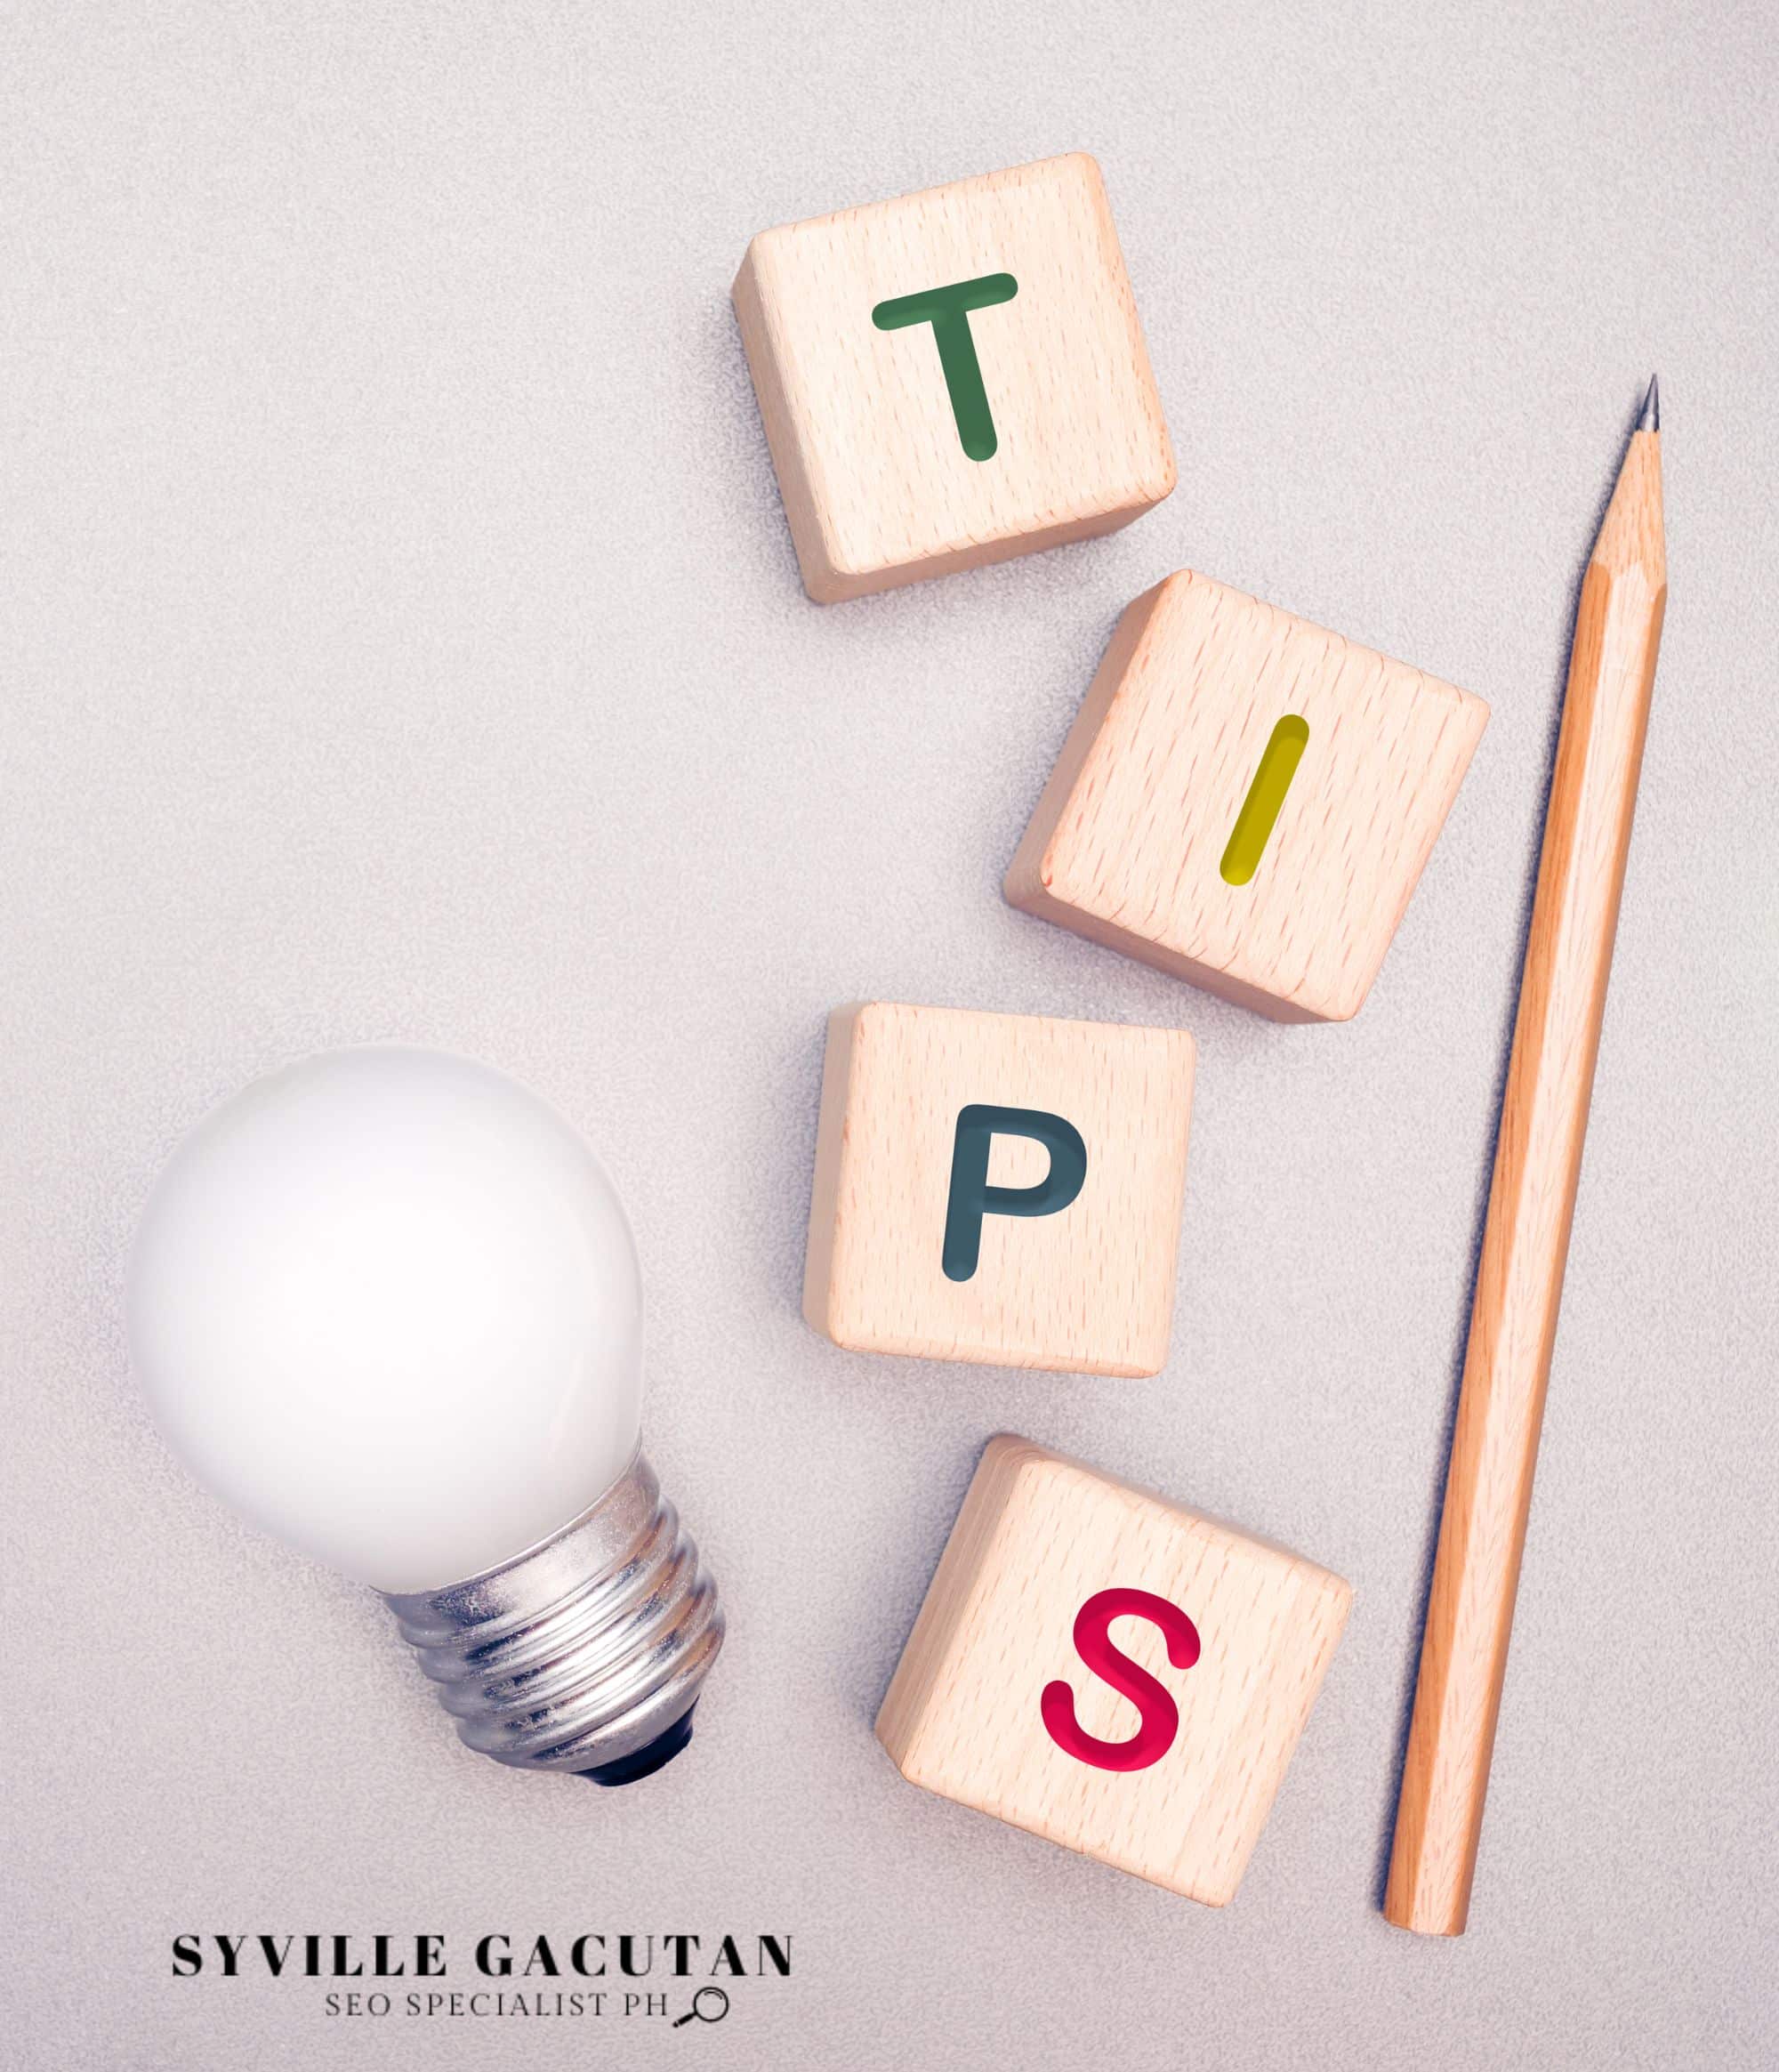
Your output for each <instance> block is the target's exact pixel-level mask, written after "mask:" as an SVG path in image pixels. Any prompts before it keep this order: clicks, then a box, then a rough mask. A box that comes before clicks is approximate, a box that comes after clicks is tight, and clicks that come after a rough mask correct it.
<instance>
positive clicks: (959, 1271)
mask: <svg viewBox="0 0 1779 2072" xmlns="http://www.w3.org/2000/svg"><path fill="white" fill-rule="evenodd" d="M997 1135H998V1136H1002V1137H1029V1138H1030V1139H1031V1140H1032V1141H1033V1142H1034V1143H1035V1144H1042V1145H1043V1146H1044V1148H1045V1149H1047V1150H1048V1151H1049V1153H1050V1171H1049V1172H1048V1173H1045V1175H1044V1177H1043V1178H1042V1180H1041V1181H1039V1182H1038V1184H1037V1185H1036V1186H1035V1187H990V1186H989V1184H988V1154H989V1149H990V1147H991V1146H992V1145H993V1143H994V1139H995V1137H996V1136H997ZM1086 1178H1087V1146H1086V1145H1085V1144H1084V1143H1083V1142H1082V1141H1081V1132H1080V1131H1079V1130H1077V1129H1076V1128H1075V1125H1074V1124H1073V1123H1067V1122H1065V1121H1064V1120H1063V1118H1062V1117H1060V1116H1059V1115H1046V1114H1045V1113H1044V1111H1043V1110H1042V1109H1039V1108H979V1107H977V1106H976V1105H974V1104H973V1103H972V1105H971V1106H970V1107H969V1108H963V1109H959V1110H958V1116H957V1136H956V1138H955V1140H954V1143H953V1145H952V1154H951V1197H950V1199H949V1201H948V1202H947V1203H946V1227H945V1249H944V1251H943V1253H942V1254H941V1259H942V1262H943V1264H944V1266H945V1276H946V1279H947V1280H969V1279H970V1277H971V1276H972V1275H973V1274H974V1273H975V1271H976V1262H977V1260H978V1256H979V1255H980V1254H981V1250H982V1219H983V1217H984V1216H1053V1215H1055V1214H1056V1213H1057V1212H1058V1210H1059V1209H1066V1208H1067V1206H1068V1205H1069V1204H1070V1202H1072V1201H1073V1200H1074V1199H1075V1196H1076V1195H1078V1194H1079V1193H1080V1192H1081V1188H1082V1182H1083V1181H1084V1180H1085V1179H1086Z"/></svg>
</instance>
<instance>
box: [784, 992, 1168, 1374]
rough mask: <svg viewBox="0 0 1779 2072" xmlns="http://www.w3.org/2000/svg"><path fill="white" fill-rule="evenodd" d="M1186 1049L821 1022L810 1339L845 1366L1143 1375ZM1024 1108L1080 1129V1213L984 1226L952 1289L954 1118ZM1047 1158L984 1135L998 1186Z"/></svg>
mask: <svg viewBox="0 0 1779 2072" xmlns="http://www.w3.org/2000/svg"><path fill="white" fill-rule="evenodd" d="M1193 1058H1194V1048H1193V1041H1192V1038H1191V1036H1188V1035H1187V1032H1186V1031H1185V1030H1184V1029H1159V1028H1126V1027H1123V1026H1120V1025H1117V1024H1113V1023H1107V1022H1088V1021H1055V1020H1049V1019H1046V1018H1041V1017H1037V1016H1031V1015H1011V1014H982V1013H976V1012H969V1011H965V1010H962V1009H955V1008H946V1007H914V1006H900V1005H894V1004H886V1003H881V1002H878V1003H871V1004H865V1005H855V1006H851V1007H845V1008H841V1009H840V1010H838V1011H837V1012H835V1013H834V1014H833V1017H832V1018H831V1020H830V1021H829V1025H828V1047H827V1058H826V1062H825V1068H824V1071H823V1078H822V1105H821V1120H820V1125H819V1130H818V1133H817V1147H816V1171H815V1184H814V1189H813V1193H812V1199H811V1204H810V1210H809V1252H808V1256H807V1263H806V1267H805V1272H804V1283H803V1312H804V1315H805V1316H806V1317H807V1318H809V1322H810V1323H811V1324H812V1325H813V1326H815V1328H816V1329H817V1331H821V1332H824V1333H825V1334H826V1335H827V1336H828V1337H830V1338H832V1339H833V1341H834V1342H835V1343H836V1344H838V1345H842V1346H846V1347H849V1348H850V1349H851V1350H856V1351H865V1352H887V1353H905V1354H915V1355H918V1356H921V1357H923V1358H929V1359H959V1360H975V1361H979V1362H986V1363H988V1364H990V1365H994V1366H1004V1367H1050V1368H1060V1369H1066V1370H1070V1371H1074V1372H1079V1373H1088V1374H1106V1375H1153V1374H1155V1373H1158V1372H1159V1371H1160V1368H1161V1367H1162V1363H1163V1361H1164V1360H1165V1358H1167V1350H1168V1339H1169V1334H1170V1332H1171V1326H1172V1320H1173V1294H1174V1271H1175V1261H1176V1257H1177V1254H1178V1252H1179V1221H1180V1202H1181V1196H1182V1193H1183V1190H1184V1188H1185V1183H1186V1149H1187V1133H1188V1129H1189V1126H1190V1122H1191V1114H1192V1077H1193ZM972 1103H979V1104H982V1105H984V1106H988V1107H1000V1108H1026V1109H1039V1110H1042V1112H1044V1113H1046V1114H1050V1115H1057V1116H1060V1117H1063V1118H1064V1119H1065V1120H1066V1121H1067V1122H1069V1123H1071V1124H1072V1125H1074V1126H1075V1129H1076V1130H1078V1131H1079V1132H1080V1133H1081V1136H1082V1138H1083V1141H1084V1143H1085V1145H1086V1147H1087V1172H1086V1178H1085V1180H1084V1181H1083V1185H1082V1189H1081V1191H1080V1193H1079V1195H1078V1196H1077V1197H1075V1200H1074V1201H1073V1202H1072V1203H1071V1204H1070V1205H1068V1207H1067V1208H1066V1209H1063V1210H1061V1211H1060V1212H1059V1213H1055V1214H1052V1215H1043V1216H1019V1217H1015V1216H1006V1215H992V1214H991V1215H988V1216H986V1217H985V1218H984V1219H983V1223H982V1244H981V1254H980V1258H979V1261H978V1266H977V1270H976V1272H975V1273H974V1275H973V1276H972V1277H971V1278H970V1279H969V1280H967V1281H954V1280H949V1279H947V1278H946V1275H945V1272H944V1269H943V1266H942V1263H941V1253H942V1247H943V1241H944V1236H945V1224H946V1205H947V1202H948V1200H949V1197H950V1188H951V1170H952V1157H953V1151H954V1144H955V1138H956V1126H957V1117H958V1112H959V1110H960V1109H962V1108H965V1107H966V1106H969V1105H970V1104H972ZM1047 1169H1048V1154H1047V1153H1046V1151H1045V1150H1044V1149H1043V1148H1042V1146H1040V1145H1038V1144H1035V1143H1033V1142H1031V1141H1028V1140H1026V1139H1024V1138H1019V1137H1015V1136H997V1137H996V1138H995V1139H994V1145H993V1151H992V1162H991V1165H990V1167H989V1173H988V1178H989V1181H990V1183H991V1184H992V1185H994V1186H997V1187H1013V1188H1023V1187H1031V1186H1034V1185H1035V1184H1037V1183H1038V1182H1039V1181H1042V1178H1043V1176H1044V1173H1045V1172H1046V1171H1047Z"/></svg>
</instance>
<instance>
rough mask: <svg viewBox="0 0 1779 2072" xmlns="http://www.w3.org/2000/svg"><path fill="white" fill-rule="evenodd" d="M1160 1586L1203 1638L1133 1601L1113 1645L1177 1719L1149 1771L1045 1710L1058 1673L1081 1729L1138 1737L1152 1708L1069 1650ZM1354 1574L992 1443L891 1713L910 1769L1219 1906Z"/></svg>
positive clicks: (913, 1640)
mask: <svg viewBox="0 0 1779 2072" xmlns="http://www.w3.org/2000/svg"><path fill="white" fill-rule="evenodd" d="M1121 1587H1128V1588H1133V1589H1139V1590H1147V1591H1150V1592H1154V1593H1155V1595H1156V1596H1159V1597H1164V1598H1166V1599H1167V1600H1169V1601H1170V1602H1171V1603H1172V1604H1175V1605H1178V1606H1179V1608H1180V1609H1181V1610H1183V1611H1184V1612H1186V1614H1187V1616H1188V1617H1190V1618H1191V1620H1192V1621H1193V1623H1194V1625H1195V1626H1196V1627H1197V1629H1198V1633H1199V1638H1200V1641H1201V1643H1202V1652H1201V1654H1200V1657H1199V1659H1198V1661H1197V1662H1196V1663H1195V1665H1193V1666H1192V1667H1191V1668H1189V1669H1185V1670H1181V1669H1176V1668H1174V1667H1173V1666H1172V1665H1171V1664H1170V1662H1169V1660H1168V1658H1167V1652H1166V1649H1165V1646H1164V1643H1163V1637H1162V1634H1161V1633H1160V1631H1159V1630H1158V1629H1157V1628H1156V1627H1155V1626H1154V1625H1151V1624H1150V1622H1149V1621H1148V1620H1147V1619H1145V1618H1122V1619H1120V1620H1118V1621H1117V1622H1116V1624H1115V1627H1114V1629H1113V1637H1114V1640H1115V1643H1116V1645H1117V1647H1118V1648H1119V1649H1122V1650H1123V1653H1124V1654H1125V1655H1126V1656H1128V1657H1130V1658H1131V1660H1132V1661H1134V1662H1137V1663H1139V1665H1141V1666H1142V1667H1143V1668H1145V1669H1147V1671H1148V1672H1149V1673H1150V1674H1152V1675H1153V1676H1155V1678H1157V1680H1158V1681H1161V1683H1162V1684H1163V1686H1164V1688H1165V1689H1167V1691H1168V1692H1169V1693H1170V1695H1171V1697H1173V1699H1174V1700H1175V1702H1176V1704H1177V1705H1178V1707H1179V1728H1178V1730H1177V1732H1176V1734H1175V1737H1174V1739H1173V1741H1172V1744H1171V1746H1169V1747H1168V1749H1167V1751H1166V1753H1165V1754H1163V1755H1162V1757H1161V1758H1160V1760H1159V1761H1157V1762H1155V1763H1154V1764H1153V1765H1152V1766H1151V1767H1149V1768H1147V1769H1145V1770H1131V1771H1112V1770H1100V1769H1097V1768H1095V1767H1093V1766H1091V1765H1090V1764H1088V1763H1085V1762H1080V1761H1078V1760H1077V1759H1076V1758H1075V1757H1074V1756H1072V1755H1069V1754H1065V1752H1064V1751H1063V1750H1062V1749H1061V1748H1060V1747H1059V1746H1058V1745H1057V1744H1056V1743H1055V1741H1053V1740H1052V1739H1051V1738H1050V1735H1049V1733H1048V1732H1047V1731H1046V1729H1045V1727H1044V1725H1043V1721H1042V1716H1041V1713H1040V1710H1039V1700H1040V1695H1041V1693H1042V1689H1043V1687H1044V1685H1045V1684H1046V1683H1048V1682H1050V1681H1051V1680H1052V1679H1053V1678H1060V1679H1063V1680H1065V1681H1067V1683H1068V1684H1069V1686H1070V1688H1071V1690H1072V1691H1073V1693H1074V1700H1075V1713H1076V1716H1077V1718H1078V1720H1079V1721H1080V1724H1081V1726H1082V1727H1083V1729H1084V1730H1085V1731H1086V1732H1087V1733H1089V1734H1091V1735H1094V1736H1096V1737H1099V1738H1100V1739H1102V1740H1109V1741H1123V1740H1127V1739H1128V1738H1129V1737H1130V1736H1131V1732H1132V1729H1133V1727H1134V1726H1135V1724H1136V1722H1137V1718H1138V1714H1137V1711H1136V1708H1135V1707H1134V1706H1133V1705H1131V1703H1130V1702H1129V1701H1128V1700H1126V1699H1125V1698H1123V1697H1121V1696H1120V1695H1119V1694H1118V1693H1117V1692H1116V1691H1115V1690H1114V1689H1112V1688H1111V1687H1110V1685H1108V1684H1107V1683H1104V1682H1102V1681H1100V1680H1099V1678H1098V1677H1097V1676H1096V1675H1094V1674H1093V1673H1092V1672H1091V1671H1090V1670H1089V1669H1087V1667H1086V1666H1085V1665H1083V1662H1082V1661H1081V1659H1080V1657H1079V1656H1078V1655H1077V1654H1076V1652H1075V1646H1074V1641H1073V1639H1072V1632H1073V1627H1074V1622H1075V1614H1076V1613H1077V1611H1079V1609H1080V1608H1081V1607H1082V1605H1083V1603H1085V1602H1086V1600H1088V1599H1089V1598H1090V1597H1091V1596H1093V1595H1094V1594H1095V1593H1096V1592H1099V1591H1101V1590H1106V1589H1114V1588H1121ZM1351 1596H1352V1592H1351V1591H1350V1589H1349V1588H1348V1585H1347V1584H1345V1583H1344V1582H1342V1581H1341V1579H1340V1577H1339V1576H1332V1575H1331V1574H1329V1572H1328V1571H1327V1570H1326V1569H1324V1568H1317V1567H1316V1565H1315V1564H1314V1563H1313V1562H1309V1561H1306V1560H1302V1559H1300V1557H1299V1556H1297V1555H1295V1554H1292V1553H1289V1552H1286V1551H1285V1550H1284V1549H1283V1548H1280V1547H1276V1546H1274V1545H1272V1544H1269V1543H1268V1542H1267V1541H1265V1540H1262V1539H1259V1538H1256V1537H1254V1536H1251V1535H1249V1534H1246V1533H1242V1532H1238V1531H1236V1530H1235V1529H1234V1528H1232V1527H1229V1526H1228V1525H1225V1524H1222V1523H1220V1522H1219V1521H1218V1520H1212V1519H1209V1518H1203V1517H1200V1516H1198V1515H1197V1514H1196V1513H1195V1512H1189V1511H1186V1510H1183V1509H1181V1508H1180V1507H1179V1506H1178V1505H1176V1504H1171V1503H1169V1502H1167V1501H1166V1500H1165V1499H1164V1498H1163V1497H1160V1496H1152V1495H1150V1494H1149V1493H1148V1492H1147V1491H1145V1490H1141V1489H1136V1488H1132V1487H1131V1486H1130V1485H1128V1484H1127V1483H1123V1482H1120V1481H1117V1480H1115V1479H1113V1478H1112V1477H1110V1476H1107V1475H1102V1474H1099V1473H1097V1472H1096V1471H1094V1470H1093V1469H1091V1468H1089V1467H1084V1466H1083V1465H1082V1464H1081V1463H1079V1462H1077V1461H1070V1460H1066V1459H1064V1458H1062V1457H1061V1456H1060V1455H1056V1454H1052V1453H1049V1452H1046V1451H1045V1449H1044V1448H1043V1447H1038V1446H1034V1445H1033V1444H1032V1443H1031V1442H1030V1441H1029V1440H1026V1439H1016V1438H1012V1437H1008V1436H1002V1437H1001V1438H997V1439H992V1440H991V1441H990V1442H989V1445H988V1447H987V1448H986V1451H985V1452H984V1454H983V1456H982V1460H981V1462H980V1463H979V1464H978V1468H977V1471H976V1476H975V1479H974V1480H973V1481H972V1482H971V1483H970V1492H969V1494H968V1496H966V1497H965V1498H964V1502H963V1507H962V1510H961V1511H960V1512H959V1513H958V1518H957V1523H956V1525H955V1526H954V1528H953V1531H952V1535H951V1538H950V1540H949V1541H948V1543H947V1544H946V1550H945V1553H944V1555H943V1557H942V1558H941V1560H940V1561H939V1565H938V1570H937V1572H936V1573H935V1575H934V1576H933V1580H932V1584H931V1586H930V1588H929V1590H928V1592H927V1595H926V1600H925V1602H924V1603H923V1604H922V1607H921V1611H920V1616H919V1617H918V1618H917V1619H916V1621H915V1623H914V1632H913V1633H912V1634H911V1635H910V1637H909V1640H908V1644H907V1647H906V1649H905V1650H904V1651H903V1655H902V1658H901V1661H900V1663H899V1664H898V1666H897V1670H896V1673H895V1676H894V1678H893V1679H892V1681H891V1682H890V1689H889V1691H888V1693H887V1694H886V1696H885V1697H884V1700H883V1705H882V1707H881V1711H880V1712H879V1713H878V1716H877V1737H878V1739H879V1740H880V1741H881V1742H882V1744H883V1745H884V1747H885V1748H887V1749H888V1750H889V1752H890V1756H891V1757H892V1758H893V1760H894V1761H895V1763H896V1765H897V1768H898V1770H901V1772H902V1774H903V1776H904V1777H906V1778H907V1779H908V1780H909V1782H910V1783H911V1784H917V1785H920V1786H922V1787H923V1788H924V1789H926V1790H928V1791H931V1792H937V1793H938V1794H940V1795H941V1796H943V1797H946V1798H949V1799H955V1800H957V1801H959V1802H960V1803H962V1804H963V1805H966V1806H972V1807H974V1808H976V1809H977V1810H978V1811H980V1812H984V1813H992V1814H993V1815H994V1817H995V1818H997V1819H1001V1820H1006V1821H1010V1823H1011V1824H1012V1825H1013V1826H1016V1827H1024V1828H1027V1829H1029V1830H1030V1831H1031V1832H1032V1833H1033V1834H1042V1835H1043V1836H1045V1837H1046V1838H1047V1839H1048V1840H1050V1841H1051V1842H1060V1843H1061V1844H1062V1845H1063V1846H1064V1847H1065V1848H1067V1849H1074V1850H1080V1851H1082V1852H1083V1854H1085V1855H1088V1856H1092V1857H1097V1858H1099V1859H1100V1860H1101V1861H1102V1862H1105V1863H1109V1864H1114V1865H1115V1866H1117V1867H1118V1868H1119V1869H1121V1870H1125V1871H1131V1872H1133V1873H1134V1874H1136V1875H1137V1876H1138V1877H1141V1878H1147V1879H1148V1880H1150V1881H1151V1882H1152V1883H1155V1884H1158V1885H1165V1886H1166V1887H1167V1888H1168V1889H1169V1891H1175V1892H1181V1893H1184V1894H1185V1895H1186V1896H1187V1898H1189V1899H1198V1900H1202V1901H1203V1903H1204V1904H1205V1905H1207V1906H1211V1907H1220V1906H1223V1905H1224V1904H1225V1903H1226V1902H1227V1901H1228V1900H1229V1899H1232V1898H1233V1897H1234V1896H1235V1892H1236V1886H1237V1885H1238V1884H1239V1883H1240V1882H1241V1878H1242V1873H1243V1871H1244V1869H1245V1868H1246V1866H1247V1862H1248V1858H1249V1857H1250V1855H1251V1854H1252V1850H1253V1847H1254V1844H1255V1842H1256V1841H1257V1840H1258V1839H1259V1837H1260V1830H1261V1828H1262V1827H1263V1826H1265V1824H1266V1820H1267V1816H1268V1813H1269V1812H1270V1810H1271V1809H1272V1804H1273V1801H1274V1799H1275V1797H1276V1794H1277V1792H1278V1788H1279V1786H1280V1784H1281V1782H1282V1781H1283V1779H1284V1772H1285V1770H1286V1767H1287V1765H1288V1764H1289V1763H1290V1761H1291V1757H1292V1751H1293V1750H1294V1749H1295V1748H1296V1746H1297V1743H1298V1740H1299V1737H1300V1735H1301V1734H1302V1731H1303V1729H1304V1725H1305V1723H1306V1722H1307V1721H1308V1717H1309V1713H1310V1709H1311V1707H1312V1706H1313V1705H1314V1704H1315V1702H1316V1693H1317V1691H1318V1690H1319V1689H1320V1688H1321V1685H1322V1680H1323V1677H1324V1674H1325V1673H1326V1671H1327V1668H1328V1665H1329V1663H1330V1661H1331V1660H1332V1657H1333V1653H1334V1649H1335V1647H1336V1645H1337V1643H1338V1642H1339V1641H1340V1631H1341V1628H1342V1626H1343V1625H1345V1623H1346V1617H1347V1611H1348V1604H1349V1602H1350V1600H1351Z"/></svg>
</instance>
